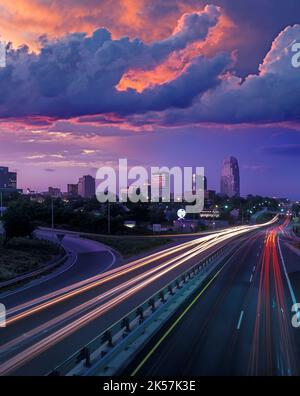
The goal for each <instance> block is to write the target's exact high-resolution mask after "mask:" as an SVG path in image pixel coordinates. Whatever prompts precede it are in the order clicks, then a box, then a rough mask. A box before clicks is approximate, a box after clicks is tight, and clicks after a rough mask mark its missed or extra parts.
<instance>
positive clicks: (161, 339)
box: [130, 241, 249, 377]
mask: <svg viewBox="0 0 300 396" xmlns="http://www.w3.org/2000/svg"><path fill="white" fill-rule="evenodd" d="M248 242H249V241H248ZM244 244H245V243H244ZM244 244H242V245H241V246H240V247H239V248H238V249H237V250H236V251H235V252H234V253H233V254H232V255H231V256H230V257H229V258H228V259H227V260H226V262H225V263H224V264H223V266H222V267H221V268H220V269H219V270H218V272H217V273H216V274H215V275H214V276H213V277H212V278H211V279H210V281H209V282H208V283H207V284H206V285H205V287H204V288H203V289H202V290H201V291H200V292H199V294H197V296H196V297H195V298H194V300H193V301H192V302H191V303H190V304H189V305H188V306H187V307H186V309H185V310H184V311H183V312H182V313H181V314H180V315H179V317H178V318H177V319H176V320H175V322H173V324H172V325H171V326H170V327H169V328H168V330H167V331H166V332H165V334H164V335H163V336H162V337H161V338H160V339H159V340H158V341H157V343H156V344H155V345H154V347H153V348H152V349H151V350H150V351H149V352H148V354H147V355H146V356H145V357H144V359H143V360H142V361H141V363H140V364H139V365H138V366H137V367H136V368H135V369H134V370H133V372H132V373H131V374H130V376H131V377H133V376H135V375H136V374H137V373H138V372H139V371H140V369H141V368H142V367H143V366H144V365H145V363H146V362H147V361H148V360H149V358H150V357H151V356H152V355H153V353H154V352H155V351H156V350H157V349H158V348H159V346H160V345H161V344H162V342H163V341H164V340H165V339H166V338H167V337H168V336H169V335H170V334H171V333H172V331H173V330H174V328H175V327H176V326H177V325H178V323H179V322H180V321H181V319H182V318H183V317H184V316H185V315H186V314H187V313H188V311H189V310H190V309H191V308H192V307H193V305H194V304H195V303H196V302H197V301H198V299H199V298H200V297H201V295H202V294H203V293H204V292H205V290H206V289H208V287H209V286H210V285H211V284H212V283H213V281H214V280H215V279H216V278H217V277H218V276H219V275H220V273H221V272H222V271H223V269H224V268H225V267H226V266H227V264H228V263H229V262H230V261H231V260H232V258H233V257H234V256H235V255H236V254H237V253H238V252H239V251H240V250H241V249H242V248H243V247H244Z"/></svg>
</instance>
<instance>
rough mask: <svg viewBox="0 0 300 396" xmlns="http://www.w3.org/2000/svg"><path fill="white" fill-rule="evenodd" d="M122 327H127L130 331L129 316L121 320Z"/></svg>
mask: <svg viewBox="0 0 300 396" xmlns="http://www.w3.org/2000/svg"><path fill="white" fill-rule="evenodd" d="M121 329H125V330H126V331H127V332H128V333H129V332H130V322H129V318H128V317H127V316H126V317H125V318H123V320H122V322H121Z"/></svg>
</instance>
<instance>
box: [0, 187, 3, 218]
mask: <svg viewBox="0 0 300 396" xmlns="http://www.w3.org/2000/svg"><path fill="white" fill-rule="evenodd" d="M0 207H1V219H2V216H3V212H2V210H3V209H2V208H3V196H2V191H1V192H0Z"/></svg>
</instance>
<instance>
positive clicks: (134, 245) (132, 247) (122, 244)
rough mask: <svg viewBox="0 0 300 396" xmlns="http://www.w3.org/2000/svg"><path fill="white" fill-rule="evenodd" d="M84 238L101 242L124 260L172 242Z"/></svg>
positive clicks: (161, 239)
mask: <svg viewBox="0 0 300 396" xmlns="http://www.w3.org/2000/svg"><path fill="white" fill-rule="evenodd" d="M84 238H87V239H91V240H93V241H97V242H101V243H103V244H104V245H107V246H110V247H111V248H113V249H114V250H116V251H118V252H119V253H120V254H121V255H122V256H123V257H124V258H129V257H131V256H135V255H138V254H140V253H143V252H147V251H148V250H151V249H155V248H157V247H160V246H162V245H165V244H167V243H169V242H171V239H168V238H153V239H152V238H132V237H131V238H126V237H124V238H123V237H122V238H111V237H98V236H84Z"/></svg>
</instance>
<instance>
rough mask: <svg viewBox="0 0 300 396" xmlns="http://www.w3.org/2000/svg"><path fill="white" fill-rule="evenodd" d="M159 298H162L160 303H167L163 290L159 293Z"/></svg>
mask: <svg viewBox="0 0 300 396" xmlns="http://www.w3.org/2000/svg"><path fill="white" fill-rule="evenodd" d="M159 298H160V301H161V302H162V303H165V302H166V299H165V294H164V292H163V290H162V291H161V292H160V293H159Z"/></svg>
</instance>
